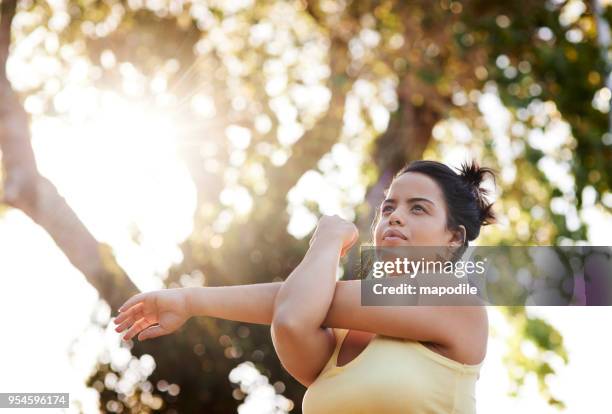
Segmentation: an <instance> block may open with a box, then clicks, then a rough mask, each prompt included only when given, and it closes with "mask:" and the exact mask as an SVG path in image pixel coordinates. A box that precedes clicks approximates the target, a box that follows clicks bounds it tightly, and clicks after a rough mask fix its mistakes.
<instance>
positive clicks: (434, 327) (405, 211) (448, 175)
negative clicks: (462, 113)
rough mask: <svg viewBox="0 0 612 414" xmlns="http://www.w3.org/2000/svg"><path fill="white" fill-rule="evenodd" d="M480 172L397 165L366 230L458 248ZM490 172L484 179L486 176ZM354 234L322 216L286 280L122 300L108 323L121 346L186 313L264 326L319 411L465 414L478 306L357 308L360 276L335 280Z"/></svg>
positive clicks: (471, 404)
mask: <svg viewBox="0 0 612 414" xmlns="http://www.w3.org/2000/svg"><path fill="white" fill-rule="evenodd" d="M486 174H491V175H493V173H492V171H491V170H490V169H487V168H480V167H478V165H476V164H475V163H472V164H470V165H463V166H462V167H461V169H460V171H459V173H456V172H454V171H453V170H451V169H450V168H449V167H447V166H446V165H444V164H441V163H438V162H435V161H415V162H413V163H411V164H409V165H408V166H406V167H405V168H403V169H402V170H401V171H400V172H399V173H398V174H397V175H396V176H395V177H394V179H393V181H392V183H391V185H390V187H389V189H388V190H387V191H386V193H385V195H386V199H385V200H384V201H383V203H382V204H381V206H380V209H379V210H378V211H377V217H376V219H375V221H374V223H373V225H374V229H373V244H374V245H375V246H380V247H386V246H446V247H447V248H448V249H450V250H453V249H461V248H462V247H464V246H466V245H468V242H469V241H471V240H474V239H476V238H477V237H478V235H479V233H480V228H481V226H482V225H486V224H489V223H491V222H493V220H494V216H493V213H492V209H491V204H489V203H488V202H487V200H486V198H485V197H484V195H485V194H486V191H485V190H484V189H481V188H480V184H481V182H482V180H483V178H484V176H485V175H486ZM493 177H494V176H493ZM357 239H358V233H357V229H356V227H355V226H354V225H353V224H352V223H350V222H348V221H345V220H342V219H341V218H339V217H337V216H323V217H322V218H321V219H320V221H319V223H318V225H317V228H316V230H315V232H314V235H313V236H312V238H311V241H310V248H309V249H308V251H307V253H306V255H305V256H304V259H303V260H302V262H301V263H300V264H299V265H298V266H297V267H296V269H295V270H294V271H293V272H292V273H291V275H289V277H288V278H287V279H286V280H285V281H284V282H277V283H260V284H253V285H241V286H221V287H198V288H180V289H165V290H160V291H154V292H146V293H140V294H138V295H135V296H134V297H132V298H130V299H129V300H128V301H127V302H126V303H125V304H124V305H123V306H122V307H121V308H120V309H119V312H120V314H119V316H118V317H117V318H116V319H115V323H116V324H118V325H119V326H117V328H116V330H117V331H118V332H123V331H124V330H126V329H128V328H129V329H128V331H127V333H126V334H125V336H124V339H125V340H129V339H131V338H132V337H134V336H135V335H137V334H138V339H139V340H146V339H150V338H155V337H158V336H161V335H167V334H169V333H171V332H174V331H175V330H176V329H178V328H179V327H181V326H182V325H183V324H184V323H185V321H186V320H187V319H188V318H190V317H191V316H194V315H195V316H199V315H205V316H212V317H218V318H223V319H230V320H235V321H242V322H250V323H259V324H269V325H271V335H272V340H273V343H274V347H275V349H276V352H277V354H278V357H279V359H280V361H281V363H282V364H283V366H284V367H285V369H286V370H287V371H288V372H289V373H290V374H291V375H292V376H293V377H294V378H295V379H296V380H297V381H299V382H300V383H302V384H303V385H304V386H306V387H308V389H307V391H306V394H305V396H304V400H303V402H302V409H303V412H304V413H305V414H311V413H312V414H319V413H336V414H339V413H379V412H380V413H382V412H385V413H396V412H397V413H473V412H475V399H474V391H475V383H476V380H477V379H478V375H479V370H480V367H481V366H482V363H483V360H484V357H485V353H486V347H487V336H488V321H487V314H486V309H485V307H484V306H461V307H453V306H435V307H434V306H372V307H367V306H361V292H360V283H361V282H360V281H359V280H347V281H337V280H336V269H337V266H338V262H339V259H340V257H342V256H343V255H344V254H345V252H346V251H347V250H348V249H350V248H351V246H352V245H353V244H354V243H355V242H356V240H357Z"/></svg>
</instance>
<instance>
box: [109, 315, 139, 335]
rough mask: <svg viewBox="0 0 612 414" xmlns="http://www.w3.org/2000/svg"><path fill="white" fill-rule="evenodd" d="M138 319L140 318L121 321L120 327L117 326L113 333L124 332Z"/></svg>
mask: <svg viewBox="0 0 612 414" xmlns="http://www.w3.org/2000/svg"><path fill="white" fill-rule="evenodd" d="M138 319H140V318H129V319H127V320H125V321H123V323H122V324H121V325H119V326H117V327H116V328H115V331H116V332H123V331H125V330H126V329H127V328H128V327H130V326H131V325H132V324H133V323H134V321H137V320H138Z"/></svg>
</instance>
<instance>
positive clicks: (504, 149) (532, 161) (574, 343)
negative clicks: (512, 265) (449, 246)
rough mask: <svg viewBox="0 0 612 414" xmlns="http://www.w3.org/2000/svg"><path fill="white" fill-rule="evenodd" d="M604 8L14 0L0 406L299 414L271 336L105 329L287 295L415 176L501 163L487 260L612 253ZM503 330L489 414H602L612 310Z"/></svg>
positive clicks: (225, 327) (509, 323)
mask: <svg viewBox="0 0 612 414" xmlns="http://www.w3.org/2000/svg"><path fill="white" fill-rule="evenodd" d="M611 3H612V2H610V1H608V0H594V1H592V2H586V1H581V0H568V1H564V0H548V1H528V0H517V1H513V2H491V1H476V0H475V1H468V0H462V1H458V0H453V1H449V0H436V1H418V0H416V1H399V0H397V1H392V0H380V1H368V0H362V1H350V0H313V1H305V0H302V1H274V0H269V1H254V0H232V1H229V0H225V1H222V0H208V1H207V0H169V1H168V0H128V1H120V0H78V1H73V0H49V1H38V0H0V9H1V11H0V154H1V167H2V172H1V175H0V178H1V180H2V181H1V184H2V185H1V186H0V200H1V202H0V322H1V327H2V334H1V336H2V341H1V344H0V390H1V391H2V392H70V397H71V408H70V409H67V410H64V412H70V413H79V412H82V413H93V412H100V411H102V412H117V413H120V412H123V413H142V412H145V413H147V412H151V413H152V412H163V413H193V412H210V413H231V412H240V413H242V414H245V413H284V412H289V411H290V412H292V413H299V412H301V410H300V408H301V400H302V396H303V393H304V391H305V388H304V387H303V386H301V385H300V384H299V383H298V382H296V381H295V380H293V379H292V378H291V377H290V376H289V375H288V374H287V373H286V372H285V371H284V370H283V368H282V367H281V366H280V363H279V361H278V358H277V357H276V354H275V352H274V349H273V347H272V342H271V339H270V332H269V327H268V326H264V325H251V324H241V323H236V322H230V321H223V320H217V319H213V318H206V317H201V318H197V319H196V318H193V319H192V320H190V321H189V322H188V323H187V324H186V325H185V327H184V328H183V329H181V331H180V332H178V333H176V334H173V335H170V336H167V337H163V338H159V339H155V340H152V341H146V342H144V343H139V342H137V341H136V342H130V343H129V344H126V343H121V341H120V337H119V335H118V334H116V333H115V332H114V329H113V327H114V324H112V323H111V317H114V316H115V315H116V313H117V308H118V307H119V306H120V305H121V304H122V303H123V302H124V301H125V300H127V298H129V297H130V296H132V295H133V294H135V293H137V292H138V291H146V290H153V289H160V288H164V287H167V288H172V287H181V286H218V285H232V284H246V283H260V282H270V281H280V280H283V279H284V278H285V277H287V276H288V275H289V273H290V272H291V270H292V269H293V268H294V267H295V266H296V265H297V264H298V263H299V261H300V260H301V258H302V256H303V254H304V253H305V251H306V249H307V247H308V240H309V236H310V234H311V232H312V230H313V229H314V227H315V225H316V222H317V219H318V217H319V216H320V215H321V214H339V215H340V216H342V217H344V218H346V219H348V220H352V221H354V222H355V223H356V224H357V225H358V227H359V228H360V231H361V243H367V242H368V241H369V228H370V224H371V222H372V220H373V217H374V209H375V208H376V207H377V206H378V203H379V202H380V201H381V197H382V191H383V190H384V188H385V187H386V186H387V185H388V184H389V182H390V180H391V177H392V175H393V174H394V173H395V172H396V171H397V170H399V169H400V168H401V167H402V166H403V165H404V164H405V163H407V162H409V161H411V160H415V159H421V158H426V159H434V160H438V161H442V162H446V163H448V164H450V165H452V166H457V167H458V166H459V164H460V163H461V162H462V161H464V160H471V159H476V160H477V161H479V162H480V163H481V164H482V165H484V166H488V167H493V168H495V169H496V170H497V171H498V173H499V174H498V181H497V187H496V191H495V192H494V193H492V194H491V196H492V199H494V200H495V201H496V202H495V205H496V211H497V214H498V215H499V217H500V220H499V223H498V224H497V225H494V226H488V227H486V228H484V229H483V232H482V233H481V237H480V238H479V239H478V240H477V244H479V245H608V246H609V245H611V244H612V236H611V235H612V215H611V212H612V192H611V189H610V186H611V184H612V168H611V166H612V133H611V126H612V114H611V112H610V102H611V98H612V90H611V89H612V88H611V86H612V85H611V77H610V71H611V70H612V63H611V56H612V55H610V40H611V39H610V22H611V21H612V8H611V7H610V5H611ZM489 184H490V183H489ZM358 259H359V254H358V249H353V251H352V252H351V254H350V255H349V256H348V258H346V259H343V262H342V266H341V267H340V268H339V272H338V274H339V277H342V278H344V279H351V278H353V277H354V276H355V275H354V269H355V266H356V265H357V263H358ZM489 317H490V321H491V337H490V340H489V350H488V355H487V359H486V362H485V365H484V368H483V370H482V372H481V377H480V380H479V382H478V388H477V404H478V410H479V411H480V412H484V413H487V412H496V413H515V412H517V411H518V412H525V413H559V412H562V413H581V414H582V413H585V412H608V411H610V410H611V409H612V403H610V401H609V398H608V392H609V390H608V387H609V382H610V380H609V378H610V376H609V375H610V374H609V372H610V371H611V370H612V356H610V354H609V350H610V345H612V332H611V331H610V329H609V322H610V320H611V318H612V309H611V308H610V307H573V308H571V307H569V308H561V307H551V308H543V307H538V308H536V307H526V308H519V307H512V308H504V307H491V308H489ZM109 323H110V324H109ZM27 411H28V410H24V411H23V412H27ZM51 411H52V410H49V411H48V412H51ZM20 412H21V411H20Z"/></svg>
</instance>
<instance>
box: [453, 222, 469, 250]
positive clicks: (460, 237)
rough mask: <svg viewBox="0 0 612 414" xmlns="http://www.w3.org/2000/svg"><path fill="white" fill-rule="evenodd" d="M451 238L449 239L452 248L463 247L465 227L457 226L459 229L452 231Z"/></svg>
mask: <svg viewBox="0 0 612 414" xmlns="http://www.w3.org/2000/svg"><path fill="white" fill-rule="evenodd" d="M452 234H453V236H452V238H451V239H450V244H451V245H452V246H463V245H464V244H465V241H466V237H467V231H466V230H465V226H463V225H459V227H458V228H457V229H456V230H454V231H453V233H452Z"/></svg>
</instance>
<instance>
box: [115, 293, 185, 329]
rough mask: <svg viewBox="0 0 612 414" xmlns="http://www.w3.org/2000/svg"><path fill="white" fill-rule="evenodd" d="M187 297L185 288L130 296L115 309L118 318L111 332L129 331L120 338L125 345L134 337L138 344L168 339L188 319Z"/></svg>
mask: <svg viewBox="0 0 612 414" xmlns="http://www.w3.org/2000/svg"><path fill="white" fill-rule="evenodd" d="M187 295H188V289H187V288H178V289H162V290H156V291H153V292H144V293H139V294H138V295H135V296H132V297H131V298H130V299H128V300H127V301H126V302H125V303H124V304H123V305H122V306H121V307H120V308H119V316H117V317H116V318H115V324H117V325H119V326H117V327H116V328H115V331H117V332H123V331H124V330H126V329H127V328H129V330H128V331H127V333H126V334H125V335H124V337H123V339H124V340H126V341H127V340H129V339H131V338H132V337H134V336H135V335H136V334H138V340H140V341H144V340H146V339H150V338H157V337H158V336H163V335H168V334H170V333H172V332H174V331H176V330H177V329H178V328H180V327H181V326H183V324H184V323H185V322H186V321H187V319H189V318H190V317H191V316H192V315H191V311H190V309H189V301H188V297H187ZM139 332H140V333H139Z"/></svg>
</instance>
